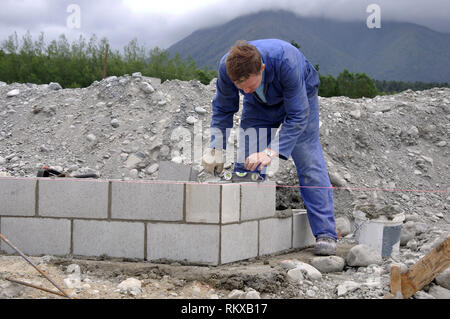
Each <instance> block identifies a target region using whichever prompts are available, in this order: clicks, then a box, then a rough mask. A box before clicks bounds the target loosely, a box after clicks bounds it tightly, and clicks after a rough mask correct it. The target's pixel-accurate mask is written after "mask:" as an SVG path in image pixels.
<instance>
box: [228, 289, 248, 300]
mask: <svg viewBox="0 0 450 319" xmlns="http://www.w3.org/2000/svg"><path fill="white" fill-rule="evenodd" d="M245 295H246V294H245V292H244V291H242V290H239V289H233V290H232V291H231V292H230V293H229V294H228V298H229V299H244V297H245Z"/></svg>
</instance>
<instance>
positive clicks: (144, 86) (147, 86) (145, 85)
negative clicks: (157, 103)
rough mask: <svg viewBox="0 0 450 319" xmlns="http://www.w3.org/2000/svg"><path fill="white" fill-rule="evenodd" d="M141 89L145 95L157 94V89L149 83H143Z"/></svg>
mask: <svg viewBox="0 0 450 319" xmlns="http://www.w3.org/2000/svg"><path fill="white" fill-rule="evenodd" d="M140 88H141V90H142V91H144V92H145V93H153V92H155V89H154V88H153V86H151V84H150V83H147V82H141V84H140Z"/></svg>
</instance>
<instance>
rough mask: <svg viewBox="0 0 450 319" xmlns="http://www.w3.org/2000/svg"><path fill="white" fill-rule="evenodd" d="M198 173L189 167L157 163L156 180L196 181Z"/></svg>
mask: <svg viewBox="0 0 450 319" xmlns="http://www.w3.org/2000/svg"><path fill="white" fill-rule="evenodd" d="M197 175H198V171H197V170H195V169H194V168H192V166H191V165H185V164H178V163H174V162H172V161H161V162H159V173H158V179H159V180H162V181H182V182H189V181H197Z"/></svg>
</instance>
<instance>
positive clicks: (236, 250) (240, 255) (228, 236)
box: [221, 221, 258, 264]
mask: <svg viewBox="0 0 450 319" xmlns="http://www.w3.org/2000/svg"><path fill="white" fill-rule="evenodd" d="M221 227H222V230H221V236H222V241H221V263H222V264H226V263H230V262H233V261H237V260H243V259H248V258H252V257H256V256H258V221H250V222H245V223H241V224H229V225H223V226H221Z"/></svg>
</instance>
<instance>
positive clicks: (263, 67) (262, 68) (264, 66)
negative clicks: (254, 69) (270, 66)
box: [261, 63, 266, 72]
mask: <svg viewBox="0 0 450 319" xmlns="http://www.w3.org/2000/svg"><path fill="white" fill-rule="evenodd" d="M265 69H266V65H265V64H264V63H263V64H262V65H261V72H262V71H264V70H265Z"/></svg>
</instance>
